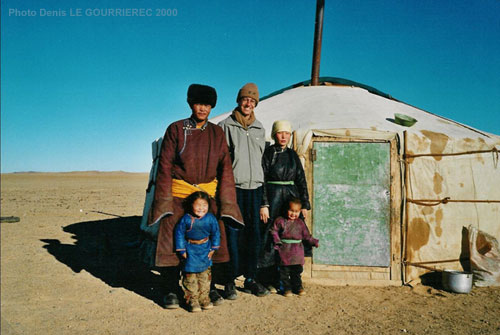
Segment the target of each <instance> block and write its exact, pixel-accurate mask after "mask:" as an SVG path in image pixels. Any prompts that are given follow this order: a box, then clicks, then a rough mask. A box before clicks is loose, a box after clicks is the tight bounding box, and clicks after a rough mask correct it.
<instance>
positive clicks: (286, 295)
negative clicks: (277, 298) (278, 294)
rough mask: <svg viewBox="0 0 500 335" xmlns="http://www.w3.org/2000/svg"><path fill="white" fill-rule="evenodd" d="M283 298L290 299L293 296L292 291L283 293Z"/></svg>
mask: <svg viewBox="0 0 500 335" xmlns="http://www.w3.org/2000/svg"><path fill="white" fill-rule="evenodd" d="M283 296H284V297H287V298H288V297H291V296H292V291H290V290H286V291H285V292H283Z"/></svg>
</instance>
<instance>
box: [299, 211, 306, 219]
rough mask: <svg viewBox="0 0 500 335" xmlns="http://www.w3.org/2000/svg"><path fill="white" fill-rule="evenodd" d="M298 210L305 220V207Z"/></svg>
mask: <svg viewBox="0 0 500 335" xmlns="http://www.w3.org/2000/svg"><path fill="white" fill-rule="evenodd" d="M300 212H301V213H302V216H303V217H304V220H305V219H307V209H305V208H302V209H301V210H300Z"/></svg>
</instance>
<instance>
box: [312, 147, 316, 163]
mask: <svg viewBox="0 0 500 335" xmlns="http://www.w3.org/2000/svg"><path fill="white" fill-rule="evenodd" d="M315 160H316V149H311V161H312V162H314V161H315Z"/></svg>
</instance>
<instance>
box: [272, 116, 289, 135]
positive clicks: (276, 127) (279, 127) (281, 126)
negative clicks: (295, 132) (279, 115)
mask: <svg viewBox="0 0 500 335" xmlns="http://www.w3.org/2000/svg"><path fill="white" fill-rule="evenodd" d="M280 131H286V132H289V133H290V134H291V133H292V125H291V124H290V122H289V121H287V120H279V121H274V123H273V131H272V132H271V137H272V138H274V136H275V135H276V133H279V132H280Z"/></svg>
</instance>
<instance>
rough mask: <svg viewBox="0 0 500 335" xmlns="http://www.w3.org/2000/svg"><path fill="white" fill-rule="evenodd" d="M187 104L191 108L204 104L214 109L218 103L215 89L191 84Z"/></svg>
mask: <svg viewBox="0 0 500 335" xmlns="http://www.w3.org/2000/svg"><path fill="white" fill-rule="evenodd" d="M187 102H188V104H189V105H190V106H192V105H193V104H204V105H210V106H212V108H214V107H215V104H216V103H217V92H216V91H215V88H213V87H210V86H206V85H200V84H191V85H190V86H189V88H188V93H187Z"/></svg>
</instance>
